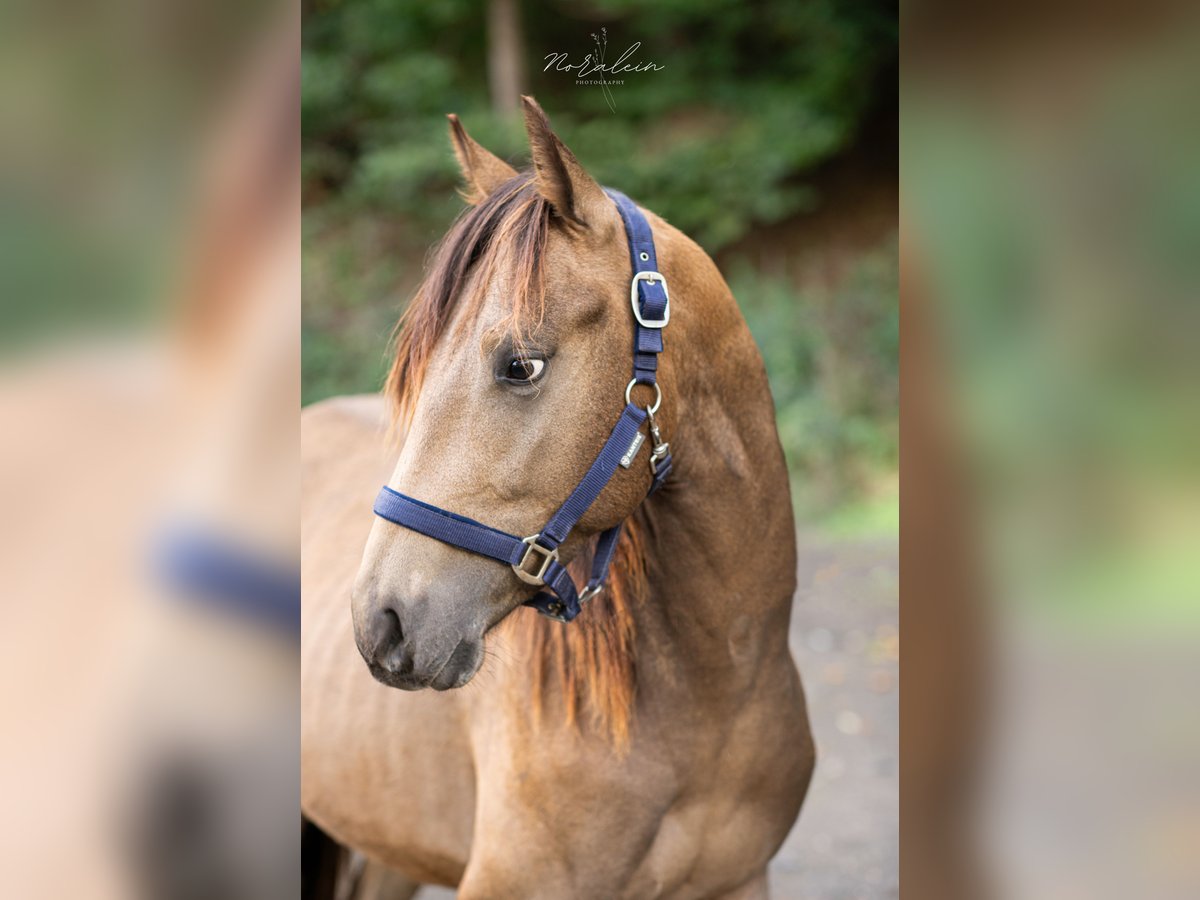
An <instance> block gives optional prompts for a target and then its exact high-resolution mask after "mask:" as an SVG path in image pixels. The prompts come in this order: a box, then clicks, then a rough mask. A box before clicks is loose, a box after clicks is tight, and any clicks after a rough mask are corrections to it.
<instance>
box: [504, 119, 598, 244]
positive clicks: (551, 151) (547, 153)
mask: <svg viewBox="0 0 1200 900" xmlns="http://www.w3.org/2000/svg"><path fill="white" fill-rule="evenodd" d="M521 103H522V104H523V105H524V107H525V130H526V131H527V132H528V134H529V149H530V150H531V151H532V153H533V170H534V173H535V176H536V179H537V188H538V193H540V194H541V195H542V196H543V197H545V198H546V199H547V200H549V201H550V205H551V206H553V207H554V211H555V212H556V213H558V214H559V215H560V216H561V217H562V218H564V219H566V220H568V221H570V222H574V223H575V224H577V225H582V226H584V227H586V226H587V225H588V224H589V223H592V222H595V221H597V220H598V219H599V217H600V216H601V215H603V211H604V210H606V209H608V208H610V207H611V206H612V201H610V200H609V199H608V197H607V196H606V195H605V193H604V190H603V189H602V188H601V187H600V185H598V184H597V183H596V181H595V179H593V178H592V176H591V175H589V174H588V173H587V172H586V171H584V168H583V166H581V165H580V164H579V160H577V159H576V158H575V154H574V153H572V152H571V151H570V150H568V149H567V146H566V144H564V143H563V142H562V141H560V140H559V139H558V135H556V134H555V133H554V131H553V129H551V128H550V120H549V119H547V118H546V114H545V113H544V112H542V108H541V107H540V106H538V103H537V101H536V100H534V99H533V98H532V97H524V96H523V97H521Z"/></svg>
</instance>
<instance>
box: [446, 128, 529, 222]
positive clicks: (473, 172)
mask: <svg viewBox="0 0 1200 900" xmlns="http://www.w3.org/2000/svg"><path fill="white" fill-rule="evenodd" d="M446 118H447V119H449V120H450V143H451V144H453V145H454V155H455V156H456V157H457V158H458V167H459V168H460V169H462V175H463V181H465V182H466V185H467V188H466V190H465V191H463V192H462V195H463V199H464V200H466V201H467V202H468V203H470V204H471V205H472V206H474V205H475V204H476V203H481V202H482V201H484V200H486V199H487V198H488V197H489V196H490V195H491V193H492V192H493V191H494V190H496V188H498V187H500V185H502V184H504V182H506V181H508V180H509V179H510V178H515V177H516V175H517V171H516V169H514V168H513V167H512V166H510V165H509V164H508V163H506V162H505V161H504V160H502V159H501V158H500V157H498V156H496V154H494V153H492V152H491V151H490V150H488V149H486V148H485V147H484V146H483V145H482V144H480V143H478V142H476V141H475V139H474V138H472V137H471V136H470V135H469V134H467V129H465V128H463V126H462V122H460V121H458V116H456V115H454V113H451V114H450V115H448V116H446Z"/></svg>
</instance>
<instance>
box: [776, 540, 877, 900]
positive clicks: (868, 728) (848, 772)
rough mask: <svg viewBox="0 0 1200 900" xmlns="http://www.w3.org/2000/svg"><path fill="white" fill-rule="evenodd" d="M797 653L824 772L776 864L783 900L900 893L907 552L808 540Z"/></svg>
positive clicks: (870, 899)
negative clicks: (903, 562)
mask: <svg viewBox="0 0 1200 900" xmlns="http://www.w3.org/2000/svg"><path fill="white" fill-rule="evenodd" d="M799 544H800V566H799V590H798V591H797V593H796V603H795V607H794V610H793V616H792V634H791V645H792V654H793V656H795V658H796V663H797V664H798V665H799V666H800V672H801V675H802V676H803V678H804V685H805V689H806V690H807V693H808V713H809V719H810V720H811V722H812V727H813V733H814V734H815V735H816V741H817V771H816V774H815V775H814V776H813V783H812V787H811V788H810V789H809V792H808V798H807V799H806V800H805V802H804V809H803V810H802V811H801V813H800V819H799V821H797V822H796V825H795V827H793V828H792V832H791V834H789V835H788V838H787V840H786V841H785V842H784V845H783V848H782V849H781V850H780V851H779V853H778V855H776V857H775V859H774V861H773V862H772V863H771V896H772V897H773V898H775V900H801V898H804V900H808V898H814V900H816V898H819V900H878V898H889V897H897V896H899V815H900V796H899V771H898V768H899V739H900V684H899V678H900V662H899V660H900V639H899V631H898V627H899V621H900V617H899V606H898V597H899V560H898V552H899V548H898V546H897V542H896V541H895V540H894V539H893V540H879V541H847V542H831V541H830V540H828V539H823V538H814V537H806V536H805V535H801V536H800V538H799Z"/></svg>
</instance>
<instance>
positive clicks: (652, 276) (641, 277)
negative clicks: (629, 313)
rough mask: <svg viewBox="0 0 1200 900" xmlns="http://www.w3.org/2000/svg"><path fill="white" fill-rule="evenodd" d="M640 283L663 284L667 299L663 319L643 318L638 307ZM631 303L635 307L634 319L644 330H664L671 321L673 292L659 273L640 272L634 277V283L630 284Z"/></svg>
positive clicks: (664, 294)
mask: <svg viewBox="0 0 1200 900" xmlns="http://www.w3.org/2000/svg"><path fill="white" fill-rule="evenodd" d="M639 281H644V282H646V283H647V284H656V283H657V282H660V281H661V282H662V289H663V296H664V297H666V298H667V305H666V306H665V307H664V308H663V317H662V318H661V319H643V318H642V310H641V307H640V306H639V305H638V287H637V286H638V282H639ZM629 303H630V305H631V306H632V307H633V317H634V318H635V319H637V320H638V323H639V324H640V325H641V326H642V327H644V328H663V327H665V326H666V324H667V323H668V322H670V321H671V292H670V291H668V290H667V279H665V278H663V277H662V275H661V274H660V273H658V272H638V273H637V274H636V275H634V276H633V281H632V282H630V284H629Z"/></svg>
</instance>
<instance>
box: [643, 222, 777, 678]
mask: <svg viewBox="0 0 1200 900" xmlns="http://www.w3.org/2000/svg"><path fill="white" fill-rule="evenodd" d="M680 237H682V236H680ZM682 244H683V246H682V247H681V248H680V249H681V250H682V251H683V252H682V254H681V255H682V256H683V258H684V259H685V260H686V262H685V263H683V264H682V265H680V266H678V268H679V270H680V271H679V272H678V273H677V274H670V273H667V275H668V281H669V282H670V283H671V290H672V295H673V297H678V298H679V299H678V300H673V303H675V304H677V307H676V310H675V313H676V316H675V318H673V319H672V321H671V326H669V328H668V333H667V334H666V335H665V337H666V340H667V342H668V344H667V359H666V362H665V364H664V370H663V373H662V378H661V379H660V380H661V381H662V382H663V388H664V396H665V397H667V398H668V399H667V401H666V403H667V404H670V409H669V411H668V412H667V416H666V417H665V418H664V424H665V425H666V428H667V429H669V430H667V433H666V435H665V436H666V439H667V440H669V441H670V442H671V448H672V452H673V456H674V462H675V469H674V472H673V473H672V476H671V480H670V481H669V482H668V483H667V486H666V488H665V489H664V490H663V491H661V492H660V493H659V494H658V495H656V496H655V497H653V498H651V500H650V501H649V502H648V503H647V504H646V506H645V507H644V510H643V513H642V515H644V517H645V523H644V524H645V527H646V533H647V535H648V536H649V537H650V542H649V543H650V546H649V547H648V548H647V556H648V557H649V559H648V577H649V588H650V597H649V601H648V603H647V607H648V610H647V613H646V615H645V616H644V617H643V619H644V620H645V621H644V623H639V624H640V627H639V635H641V639H642V640H644V641H645V642H647V643H649V644H652V645H653V647H648V648H647V652H648V653H649V654H650V655H651V656H654V655H663V654H667V655H674V656H675V658H676V659H678V660H679V661H681V662H682V663H683V664H685V665H689V666H699V667H702V668H707V669H713V668H716V669H723V670H729V669H741V670H743V671H745V672H750V671H751V670H753V671H757V669H758V668H759V667H761V666H763V665H771V664H773V663H775V662H778V661H779V660H780V659H786V658H787V631H788V627H787V626H788V621H789V618H790V614H791V605H792V596H793V594H794V593H795V587H796V543H795V527H794V521H793V517H792V506H791V499H790V494H789V488H788V476H787V469H786V466H785V463H784V458H783V451H782V448H781V447H780V443H779V435H778V432H777V431H776V427H775V413H774V405H773V403H772V400H771V393H770V388H769V385H768V383H767V378H766V372H765V370H764V368H763V363H762V357H761V356H760V354H759V352H758V348H757V346H756V345H755V343H754V340H753V338H752V337H751V335H750V331H749V329H748V328H747V326H746V323H745V320H744V319H743V318H742V315H741V312H740V311H739V310H738V307H737V303H736V301H735V300H734V299H733V296H732V294H731V293H730V292H729V288H728V287H727V286H726V284H725V282H724V280H723V279H722V278H721V276H720V273H719V272H717V270H716V267H715V265H713V263H712V261H711V260H710V259H709V258H708V257H707V255H705V254H704V253H703V252H702V251H701V250H700V249H699V248H698V247H696V246H695V245H694V244H692V243H691V242H690V241H688V240H687V239H686V238H683V239H682ZM684 304H687V305H688V307H689V309H688V312H687V313H684V312H682V311H681V310H682V307H683V305H684ZM672 329H674V330H672ZM665 430H666V429H665ZM643 658H645V657H643ZM734 681H735V682H736V681H737V679H734Z"/></svg>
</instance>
